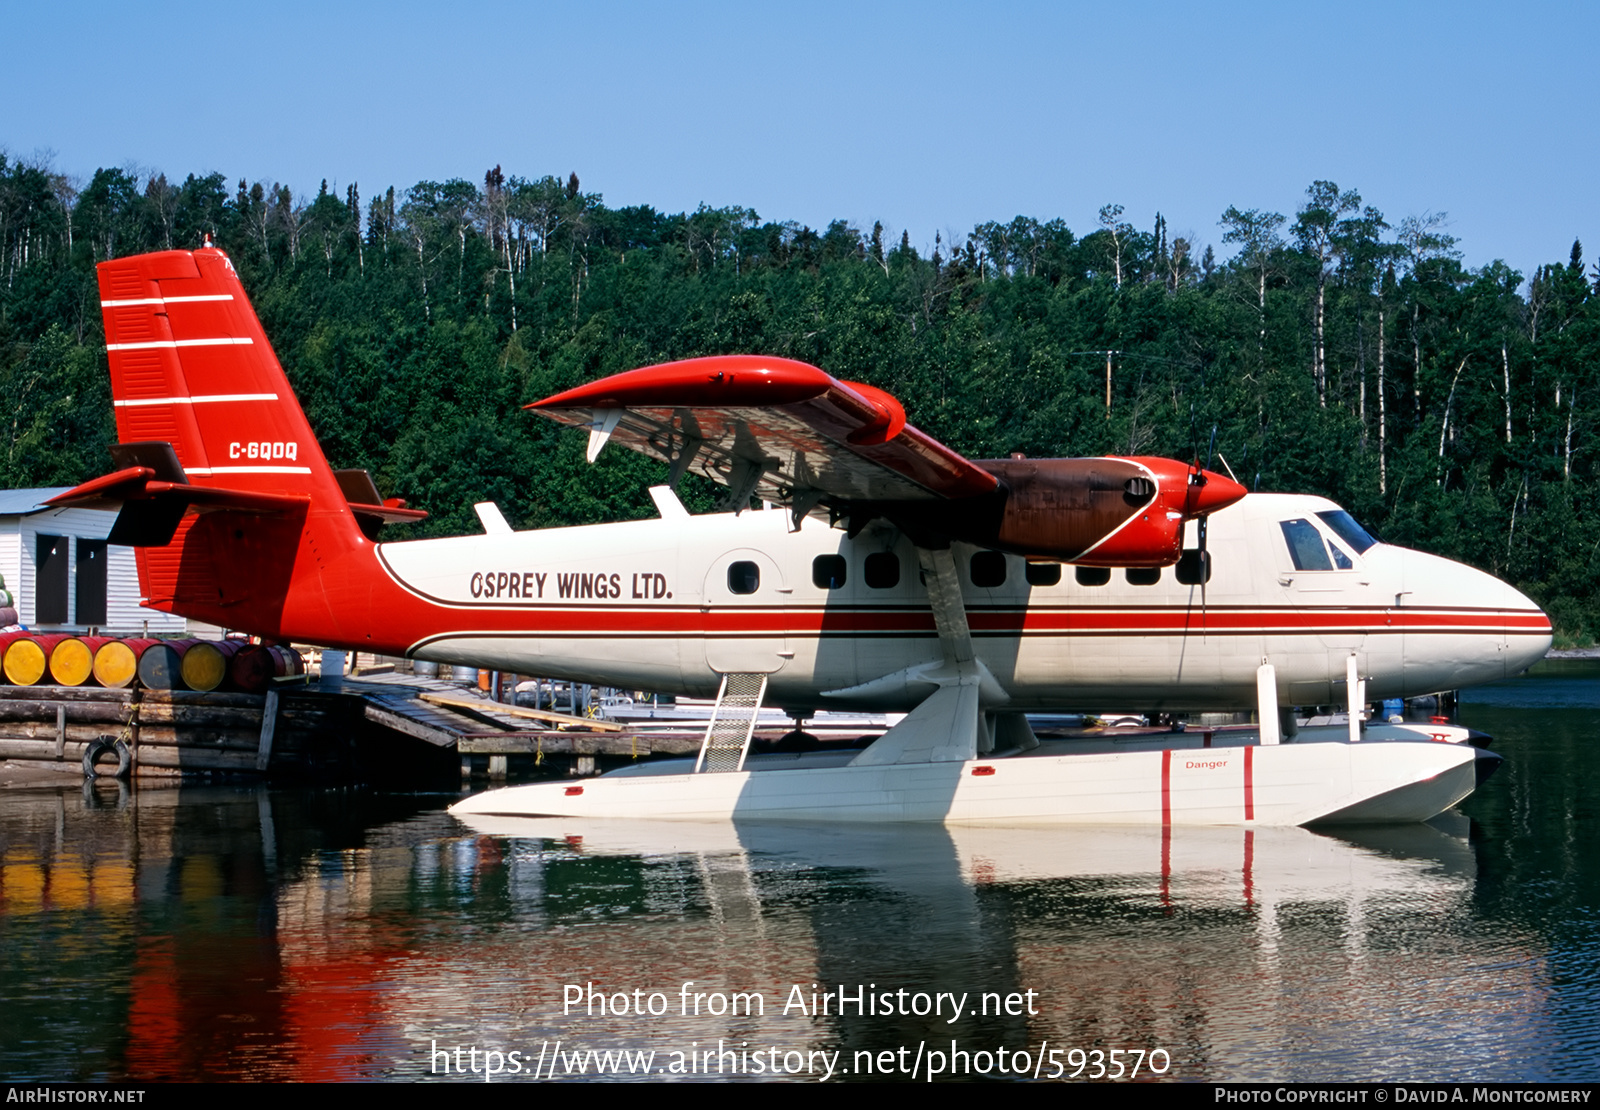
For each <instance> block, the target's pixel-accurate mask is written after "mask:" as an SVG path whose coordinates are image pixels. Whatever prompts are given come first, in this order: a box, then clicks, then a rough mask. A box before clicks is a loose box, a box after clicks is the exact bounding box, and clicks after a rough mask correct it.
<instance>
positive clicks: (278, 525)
mask: <svg viewBox="0 0 1600 1110" xmlns="http://www.w3.org/2000/svg"><path fill="white" fill-rule="evenodd" d="M99 278H100V290H101V298H102V306H103V309H104V314H105V324H106V340H107V351H108V355H109V360H110V366H111V375H112V387H113V396H114V399H115V404H116V417H117V431H118V436H119V439H120V440H121V443H120V445H119V446H118V447H116V448H114V449H113V452H114V454H115V456H116V458H117V461H118V464H119V466H120V469H119V470H117V471H116V472H115V473H113V474H110V475H107V476H105V477H103V478H99V479H95V480H93V481H91V482H88V483H85V484H84V485H82V486H80V487H78V488H77V489H74V490H72V491H70V492H68V493H67V494H64V495H62V496H61V497H59V498H57V499H56V503H58V504H84V505H101V506H108V505H115V506H120V508H121V513H120V515H119V517H118V521H117V524H116V527H115V528H114V530H113V532H112V534H111V537H110V540H111V542H113V543H126V544H131V545H134V546H136V547H137V549H138V550H137V559H138V567H139V574H140V582H141V587H142V589H143V590H144V592H145V594H146V597H147V604H149V605H151V606H152V607H154V608H157V609H163V610H168V611H172V612H177V613H182V614H184V615H188V616H193V617H196V618H199V619H202V620H207V621H211V622H214V623H217V624H220V625H223V626H225V627H229V628H235V629H241V630H245V631H249V632H252V633H255V634H257V635H260V636H263V637H267V638H270V639H277V640H291V639H292V640H298V641H302V642H311V643H321V644H326V645H329V646H335V647H346V648H354V649H358V650H363V651H377V652H384V653H390V654H403V655H408V656H411V657H414V658H419V659H429V660H437V661H439V662H447V663H465V664H475V665H479V666H488V667H494V668H499V669H502V670H506V671H513V672H521V673H529V674H541V675H547V676H553V677H561V678H569V679H574V680H578V681H584V682H592V683H597V684H601V685H610V686H620V687H629V688H643V689H651V690H659V691H663V692H678V693H684V694H694V695H711V694H718V696H719V702H720V706H721V708H720V709H719V714H720V717H721V719H720V721H719V722H718V723H717V724H714V725H713V727H712V728H711V729H710V730H709V731H708V735H707V740H706V744H705V747H704V748H703V750H702V753H701V756H700V758H699V759H697V760H695V761H692V763H687V762H684V763H674V762H672V761H667V762H663V763H653V764H646V765H641V766H638V767H633V768H628V769H626V770H625V771H623V772H614V773H612V774H610V775H605V776H601V777H600V778H598V779H591V780H585V781H584V782H583V783H582V784H581V785H579V784H561V783H545V784H537V785H534V786H527V787H516V788H511V789H508V790H501V791H493V792H490V793H488V794H485V795H482V796H480V797H478V798H475V799H469V800H468V801H467V802H465V803H463V804H462V806H463V807H464V809H466V810H471V811H475V812H498V813H516V814H554V815H561V814H570V815H578V816H602V817H603V816H653V817H692V818H704V817H713V818H715V817H730V816H739V817H743V816H767V817H778V818H786V819H794V818H799V819H866V820H875V819H914V820H917V819H920V820H944V821H998V820H1004V821H1013V820H1015V821H1047V822H1071V821H1100V822H1106V821H1122V822H1129V821H1131V822H1142V821H1180V822H1189V823H1233V822H1241V821H1242V822H1262V823H1274V824H1299V823H1304V822H1307V821H1312V820H1319V819H1345V820H1382V819H1393V818H1396V817H1398V818H1404V819H1417V818H1421V817H1426V816H1430V815H1431V814H1432V813H1434V812H1437V811H1438V810H1440V809H1443V808H1445V807H1447V806H1449V805H1452V804H1454V802H1455V801H1458V800H1459V799H1460V798H1461V797H1463V796H1465V794H1466V793H1468V792H1470V790H1471V789H1472V786H1473V776H1474V771H1473V755H1472V752H1471V751H1470V750H1469V749H1467V748H1466V747H1465V746H1463V745H1457V744H1442V743H1436V742H1432V740H1430V739H1427V738H1426V736H1427V734H1426V733H1421V734H1419V733H1414V732H1413V733H1407V732H1405V731H1404V730H1400V731H1399V732H1395V733H1393V734H1392V735H1391V739H1392V740H1393V742H1384V743H1377V742H1373V738H1374V737H1375V736H1376V735H1377V734H1378V732H1379V731H1381V730H1369V731H1368V732H1367V733H1361V732H1360V731H1359V730H1358V729H1357V728H1356V727H1355V726H1352V727H1351V730H1350V737H1349V739H1348V740H1345V741H1342V742H1325V743H1307V742H1303V741H1302V742H1298V743H1294V744H1282V745H1279V744H1276V743H1275V742H1274V741H1275V740H1276V733H1275V731H1274V729H1273V727H1272V726H1273V723H1274V722H1275V721H1276V720H1277V710H1276V706H1277V703H1278V701H1279V700H1282V701H1283V702H1285V703H1301V704H1311V703H1328V702H1331V701H1334V700H1337V699H1339V698H1340V697H1341V693H1342V692H1343V693H1344V694H1345V696H1349V697H1350V698H1351V700H1352V702H1353V703H1355V704H1357V705H1359V704H1361V703H1362V702H1363V701H1365V699H1366V698H1380V697H1391V696H1401V695H1409V694H1419V693H1425V692H1431V691H1435V690H1440V689H1449V688H1454V687H1458V686H1463V685H1469V684H1472V683H1477V682H1485V681H1490V680H1493V679H1498V678H1503V677H1506V676H1508V675H1513V674H1516V673H1519V672H1520V671H1522V670H1523V669H1525V668H1526V667H1528V666H1529V665H1531V664H1532V663H1533V662H1534V661H1536V660H1537V659H1538V658H1540V657H1541V656H1542V655H1543V654H1544V652H1545V650H1546V649H1547V648H1548V646H1549V642H1550V623H1549V621H1548V619H1547V618H1546V617H1545V615H1544V614H1543V613H1542V612H1540V611H1539V609H1538V608H1537V606H1535V605H1534V604H1533V603H1532V602H1531V601H1529V600H1528V599H1527V598H1525V597H1523V596H1522V595H1521V594H1519V593H1518V592H1516V591H1515V590H1513V589H1511V588H1510V587H1509V586H1507V585H1505V584H1504V583H1501V582H1499V581H1497V580H1496V579H1494V578H1491V577H1490V576H1488V575H1485V574H1482V573H1481V572H1478V571H1475V570H1473V569H1471V568H1468V567H1465V566H1462V565H1460V564H1456V563H1451V562H1449V561H1447V560H1444V559H1439V558H1436V557H1434V556H1429V555H1424V554H1421V553H1419V552H1415V551H1408V550H1404V549H1402V548H1397V547H1392V546H1390V545H1387V544H1383V543H1380V542H1378V541H1376V540H1375V539H1374V538H1373V537H1372V536H1370V535H1369V534H1367V533H1366V532H1365V531H1363V530H1362V529H1361V527H1360V526H1359V525H1358V524H1356V522H1355V521H1354V520H1352V519H1351V518H1350V517H1349V515H1348V514H1346V513H1344V512H1343V511H1342V510H1340V509H1339V508H1338V506H1336V505H1334V504H1332V503H1331V502H1328V501H1325V500H1323V499H1320V498H1315V497H1294V496H1281V495H1261V494H1257V495H1252V496H1249V497H1246V496H1245V491H1244V489H1243V488H1242V487H1240V486H1239V485H1237V484H1236V483H1235V482H1233V481H1231V480H1230V479H1228V478H1226V477H1223V476H1221V475H1218V474H1213V473H1211V472H1209V471H1205V470H1202V469H1200V468H1199V467H1197V466H1186V465H1184V464H1182V463H1177V462H1173V461H1171V460H1167V459H1154V458H1100V459H1040V460H1032V459H1016V458H1014V459H1006V460H994V461H976V462H975V461H971V460H968V459H965V458H963V457H962V456H960V455H958V454H957V453H955V452H953V451H951V450H950V449H948V448H946V447H944V446H943V445H941V444H939V443H938V442H936V441H935V440H933V439H931V438H930V437H928V436H927V435H925V434H924V433H922V432H920V431H918V430H917V429H916V428H915V427H913V426H912V425H910V424H908V423H906V418H905V413H904V411H903V410H902V408H901V406H900V404H899V403H898V402H897V401H896V400H895V399H894V398H893V397H891V396H889V395H888V394H886V393H884V392H883V391H881V390H878V389H875V388H873V387H871V386H866V385H861V384H857V383H848V382H842V381H838V380H836V379H834V378H832V377H830V376H829V375H827V374H826V373H824V372H823V371H821V370H818V369H816V368H815V367H811V366H807V365H805V364H802V363H797V362H792V361H789V360H785V359H776V358H761V357H754V356H719V357H713V358H704V359H693V360H689V361H686V362H679V363H671V364H667V365H663V366H655V367H648V368H646V369H643V370H636V371H632V372H629V373H625V374H618V375H614V376H612V377H609V378H605V379H602V380H600V381H596V382H592V383H589V384H588V385H585V386H582V387H580V388H578V389H574V390H571V391H569V392H567V393H563V394H560V395H558V396H555V397H551V398H548V399H546V400H544V401H540V402H538V403H537V404H535V405H533V406H530V407H532V408H534V409H536V410H538V411H540V412H542V413H544V414H545V415H547V416H550V417H552V418H554V419H556V420H559V421H563V422H565V423H569V424H574V425H578V426H580V427H585V428H587V429H588V431H589V457H590V459H591V461H592V460H593V459H594V458H595V457H596V455H597V454H598V453H599V451H600V450H601V449H603V448H604V447H605V445H606V444H607V443H608V442H612V441H615V442H616V443H619V444H623V445H625V446H627V447H630V448H633V449H635V450H639V451H642V452H644V453H646V454H649V455H651V456H653V457H655V458H658V459H660V460H662V461H664V462H666V463H667V464H668V465H669V467H670V473H671V480H670V481H669V483H668V484H667V485H665V486H661V487H656V488H654V489H653V490H652V491H651V493H652V495H653V497H654V499H655V501H656V505H657V507H658V510H659V513H660V516H659V519H656V520H647V521H634V522H627V523H619V524H607V525H594V526H588V527H578V528H559V529H544V530H539V531H523V532H518V531H514V530H513V529H512V528H511V527H510V526H509V525H508V524H507V523H506V522H505V520H504V518H503V517H502V516H501V515H500V514H499V512H498V510H496V509H495V508H494V507H493V506H492V505H484V506H479V515H480V518H481V519H482V521H483V523H484V529H485V533H486V534H484V535H481V536H470V537H459V538H451V539H437V540H417V541H408V542H397V543H382V542H379V541H378V539H377V536H378V532H379V529H380V528H381V527H382V526H383V525H384V524H385V523H389V522H394V521H406V520H415V519H419V518H420V517H421V516H422V515H423V514H421V513H418V512H415V511H413V510H408V509H406V508H405V507H404V505H403V503H401V502H399V501H395V500H388V501H385V500H383V499H381V498H380V497H379V495H378V492H377V490H376V489H375V487H374V486H373V484H372V481H371V479H370V478H369V477H368V476H367V475H366V473H365V472H364V471H354V472H352V471H342V472H335V471H334V470H332V469H331V468H330V467H329V465H328V463H327V461H326V460H325V459H324V457H323V455H322V453H321V451H320V450H319V448H318V446H317V441H316V438H315V436H314V435H313V434H312V431H311V428H310V427H309V425H308V424H307V422H306V418H305V415H304V413H303V412H302V411H301V409H300V407H299V405H298V404H297V403H296V401H295V399H294V397H293V394H292V392H291V390H290V387H289V384H288V380H287V378H286V377H285V376H284V374H283V371H282V369H281V368H280V366H279V364H278V362H277V359H276V358H275V357H274V355H273V353H272V349H271V347H270V345H269V344H268V342H267V339H266V336H265V334H264V333H263V332H262V329H261V325H260V323H259V321H258V320H257V319H256V316H255V314H254V312H253V311H252V309H251V308H250V305H249V302H248V300H247V299H246V296H245V293H244V290H243V288H242V287H241V285H240V283H239V280H238V277H237V275H236V274H235V272H234V270H233V267H232V265H231V263H230V262H229V261H228V259H227V257H226V256H225V255H224V254H223V253H222V252H221V251H218V250H215V249H210V248H206V249H202V250H198V251H194V252H187V251H169V252H164V253H160V254H150V255H142V256H138V257H132V258H124V259H119V260H117V261H114V262H107V263H103V264H101V266H100V267H99ZM690 470H693V471H695V472H697V473H700V474H703V475H705V476H707V477H709V478H711V479H713V480H715V481H717V482H719V483H721V484H723V485H725V486H727V487H728V490H729V495H728V500H727V503H726V507H727V508H728V509H731V510H734V511H731V512H725V513H719V514H714V515H709V516H691V515H690V514H689V513H687V512H686V511H685V510H684V508H683V506H682V504H681V503H680V502H679V501H678V499H677V497H676V496H675V495H674V494H673V493H672V489H671V487H672V486H674V485H676V480H677V479H678V478H680V477H681V476H682V475H683V474H684V473H686V472H688V471H690ZM757 497H759V498H761V499H763V500H765V501H767V502H770V503H774V504H777V505H779V506H781V511H741V510H743V509H744V507H745V506H747V505H748V504H749V503H750V501H751V499H752V498H757ZM1186 534H1187V535H1188V536H1190V537H1192V538H1194V539H1196V540H1197V541H1198V542H1197V544H1196V545H1195V546H1194V547H1193V548H1191V549H1189V550H1187V551H1186V550H1185V548H1184V541H1185V536H1186ZM1213 555H1214V556H1215V559H1214V566H1215V573H1214V574H1213V573H1212V567H1213V561H1212V556H1213ZM741 699H742V700H743V702H744V703H747V704H746V712H745V713H744V714H743V715H742V716H738V715H733V718H734V719H733V721H732V722H731V723H730V719H729V717H730V714H731V713H732V710H731V707H733V706H734V705H736V704H739V703H740V702H741ZM763 701H764V702H766V703H767V704H777V705H780V706H783V707H785V708H786V709H789V710H791V711H793V712H795V713H796V714H797V715H802V716H803V715H806V714H808V713H810V712H812V711H814V710H816V709H819V708H830V707H840V708H849V707H857V708H875V709H890V710H908V711H909V715H908V716H907V717H906V719H905V720H904V721H903V722H902V723H901V724H899V725H897V726H896V727H895V728H893V729H891V730H890V731H889V732H888V733H887V734H886V735H885V736H883V737H882V738H880V739H879V740H877V741H876V742H874V743H873V744H871V745H870V746H868V747H867V748H866V749H864V750H861V751H851V752H844V753H838V752H818V753H799V754H787V755H758V756H750V755H749V735H750V727H751V723H752V721H753V712H751V711H749V705H751V704H753V705H759V704H760V703H761V702H763ZM1106 705H1139V706H1141V707H1146V708H1151V709H1167V708H1172V709H1204V708H1238V707H1241V706H1245V705H1258V706H1259V707H1260V709H1261V711H1262V714H1263V720H1264V721H1266V722H1267V727H1266V729H1265V735H1263V737H1262V739H1261V743H1259V744H1257V743H1256V742H1255V741H1254V738H1252V740H1251V743H1249V744H1246V745H1243V746H1234V747H1218V748H1212V749H1208V750H1207V749H1201V748H1200V747H1199V745H1200V743H1201V741H1200V740H1199V738H1198V737H1196V738H1194V739H1193V740H1192V744H1193V748H1192V749H1191V748H1188V747H1183V746H1180V745H1182V744H1183V743H1184V741H1182V740H1181V739H1180V738H1177V737H1168V738H1161V739H1159V740H1151V739H1149V738H1146V739H1145V741H1143V743H1142V744H1113V743H1110V742H1107V743H1105V744H1102V745H1100V746H1099V747H1098V748H1094V747H1092V746H1084V745H1081V744H1079V745H1077V746H1073V745H1063V744H1059V743H1046V744H1040V742H1039V741H1038V740H1037V739H1036V738H1035V737H1034V735H1033V733H1032V731H1031V729H1030V728H1029V727H1028V724H1027V721H1026V718H1025V717H1024V716H1023V715H1022V714H1023V712H1024V711H1026V710H1033V709H1043V708H1054V709H1070V708H1079V709H1085V708H1089V709H1092V708H1102V707H1104V706H1106ZM1435 731H1437V730H1435ZM1362 736H1365V737H1367V738H1366V739H1364V740H1363V739H1361V737H1362ZM1201 752H1203V754H1200V753H1201Z"/></svg>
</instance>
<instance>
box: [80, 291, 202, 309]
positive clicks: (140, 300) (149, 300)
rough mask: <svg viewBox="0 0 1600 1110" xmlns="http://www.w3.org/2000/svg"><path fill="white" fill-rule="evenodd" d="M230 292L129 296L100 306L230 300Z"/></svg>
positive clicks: (115, 306)
mask: <svg viewBox="0 0 1600 1110" xmlns="http://www.w3.org/2000/svg"><path fill="white" fill-rule="evenodd" d="M231 300H233V294H232V293H203V294H201V295H199V296H195V297H131V298H128V299H126V300H120V301H101V302H100V307H101V308H128V307H131V306H134V305H142V304H190V303H193V302H194V301H231Z"/></svg>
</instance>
